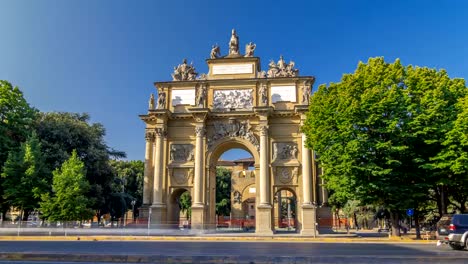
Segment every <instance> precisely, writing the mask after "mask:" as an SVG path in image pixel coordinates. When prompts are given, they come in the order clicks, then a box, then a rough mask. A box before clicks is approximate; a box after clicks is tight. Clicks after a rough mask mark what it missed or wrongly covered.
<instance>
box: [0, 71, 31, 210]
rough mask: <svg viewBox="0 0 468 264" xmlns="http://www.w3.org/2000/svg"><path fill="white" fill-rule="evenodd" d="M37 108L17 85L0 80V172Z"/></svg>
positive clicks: (2, 206)
mask: <svg viewBox="0 0 468 264" xmlns="http://www.w3.org/2000/svg"><path fill="white" fill-rule="evenodd" d="M36 113H37V110H35V109H34V108H32V107H31V106H29V104H28V102H27V101H26V99H24V97H23V93H22V92H21V91H20V89H19V88H18V87H13V86H12V85H11V84H10V83H9V82H7V81H2V80H0V174H1V173H2V171H3V165H4V163H5V161H6V160H7V158H8V153H9V152H10V151H12V150H16V149H17V148H19V146H20V143H21V142H24V141H25V140H26V138H27V137H28V135H29V134H30V132H31V127H32V126H31V124H32V122H33V121H34V119H35V118H36ZM1 181H2V178H0V211H1V213H2V214H3V218H4V217H5V214H6V212H7V211H8V209H9V208H10V204H8V202H7V201H5V200H4V199H3V189H2V187H1V186H2V184H1Z"/></svg>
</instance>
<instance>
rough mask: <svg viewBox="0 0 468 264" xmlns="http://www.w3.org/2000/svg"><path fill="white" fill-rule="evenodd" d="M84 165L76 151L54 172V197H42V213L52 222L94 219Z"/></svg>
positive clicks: (47, 195) (46, 195)
mask: <svg viewBox="0 0 468 264" xmlns="http://www.w3.org/2000/svg"><path fill="white" fill-rule="evenodd" d="M85 175H86V169H85V165H84V163H83V162H82V161H81V160H80V159H79V158H78V154H77V152H76V151H73V152H72V155H71V156H70V158H69V159H68V160H67V161H65V162H64V163H63V164H62V166H61V167H60V168H57V169H56V170H55V171H54V172H53V183H52V195H49V194H48V193H47V194H44V195H43V196H42V202H41V203H40V205H41V211H42V214H43V217H44V218H45V219H48V220H50V221H76V220H86V219H90V218H92V217H93V215H94V212H93V210H92V209H91V205H92V200H91V199H90V198H89V197H88V195H87V194H88V191H89V188H90V185H89V183H88V181H87V180H86V177H85Z"/></svg>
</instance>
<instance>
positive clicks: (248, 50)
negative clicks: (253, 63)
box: [244, 42, 257, 57]
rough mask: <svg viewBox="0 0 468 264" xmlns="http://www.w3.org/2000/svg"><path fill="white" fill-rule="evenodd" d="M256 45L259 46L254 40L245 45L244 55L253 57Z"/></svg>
mask: <svg viewBox="0 0 468 264" xmlns="http://www.w3.org/2000/svg"><path fill="white" fill-rule="evenodd" d="M256 47H257V45H255V44H254V43H252V42H250V43H248V44H247V45H245V55H244V57H253V55H254V51H255V48H256Z"/></svg>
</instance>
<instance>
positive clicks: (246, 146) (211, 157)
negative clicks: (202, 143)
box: [206, 137, 260, 167]
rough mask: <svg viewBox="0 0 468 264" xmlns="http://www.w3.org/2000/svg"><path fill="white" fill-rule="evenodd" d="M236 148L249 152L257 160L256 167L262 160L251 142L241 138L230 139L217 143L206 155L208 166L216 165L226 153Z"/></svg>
mask: <svg viewBox="0 0 468 264" xmlns="http://www.w3.org/2000/svg"><path fill="white" fill-rule="evenodd" d="M234 148H240V149H243V150H245V151H247V152H249V153H250V154H251V155H252V156H253V158H254V160H255V167H257V164H258V161H259V160H260V154H259V153H258V150H257V148H256V147H255V146H254V145H253V144H252V143H251V142H250V141H248V140H246V139H243V138H240V137H228V138H223V139H220V140H218V141H216V142H215V143H214V144H213V145H212V146H211V148H209V149H208V151H207V153H206V154H207V155H206V160H207V161H208V166H209V165H210V164H213V163H216V162H217V161H218V159H219V157H221V155H222V154H223V153H224V152H226V151H228V150H230V149H234Z"/></svg>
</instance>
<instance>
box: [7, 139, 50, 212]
mask: <svg viewBox="0 0 468 264" xmlns="http://www.w3.org/2000/svg"><path fill="white" fill-rule="evenodd" d="M49 175H50V172H49V171H48V170H47V168H46V166H45V163H44V159H43V157H42V153H41V146H40V143H39V140H38V138H37V135H36V134H35V133H32V135H31V136H30V137H29V138H28V139H27V140H26V142H25V143H22V144H21V147H20V148H19V149H18V150H16V151H15V150H12V151H10V153H9V155H8V159H7V161H6V162H5V166H4V168H3V172H2V174H1V176H2V178H3V189H4V194H3V197H4V199H5V201H6V202H7V203H8V204H9V205H11V206H14V207H16V208H19V209H21V210H23V211H24V212H25V214H24V217H25V218H26V219H27V216H28V213H29V212H30V211H32V210H34V209H37V208H38V206H39V201H40V197H41V194H44V193H46V192H47V190H48V189H49V188H48V187H49V186H48V184H49V179H48V178H49Z"/></svg>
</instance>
